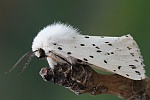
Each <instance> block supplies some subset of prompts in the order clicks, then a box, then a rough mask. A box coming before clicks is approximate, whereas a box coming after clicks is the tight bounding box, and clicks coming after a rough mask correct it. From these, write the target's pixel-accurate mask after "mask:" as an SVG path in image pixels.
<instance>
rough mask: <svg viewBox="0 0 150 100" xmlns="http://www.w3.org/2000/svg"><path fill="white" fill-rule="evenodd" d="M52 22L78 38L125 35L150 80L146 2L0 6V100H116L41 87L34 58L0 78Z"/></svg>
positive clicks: (6, 1)
mask: <svg viewBox="0 0 150 100" xmlns="http://www.w3.org/2000/svg"><path fill="white" fill-rule="evenodd" d="M54 21H61V22H65V23H66V22H67V23H70V24H71V25H74V26H76V27H78V28H79V29H80V30H81V31H82V34H88V35H101V36H103V35H104V36H121V35H124V34H128V33H130V34H131V35H132V36H133V37H134V39H135V40H136V41H137V43H138V44H139V47H140V48H141V52H142V55H143V56H144V63H145V65H146V66H145V69H146V71H147V75H149V76H150V61H148V57H149V54H150V53H149V51H150V42H149V41H150V1H148V0H147V1H146V0H0V46H1V49H0V100H104V99H105V100H121V99H119V98H118V97H115V96H112V95H98V96H91V95H89V94H83V95H80V96H77V95H75V94H74V93H73V92H71V91H69V90H68V89H66V88H64V87H61V86H58V85H56V84H53V83H49V82H45V81H43V80H42V78H41V77H40V75H39V71H40V69H41V68H42V67H45V66H48V64H47V62H46V61H44V60H38V59H36V58H34V59H33V60H32V62H31V63H30V65H29V67H28V68H27V69H26V70H25V71H24V73H22V74H21V75H19V76H15V74H16V73H17V72H18V71H19V70H20V69H21V68H22V66H23V64H24V62H22V64H20V65H19V66H18V68H17V69H16V70H15V71H13V72H12V73H10V74H8V75H5V74H4V72H5V71H7V70H8V69H9V68H11V67H12V66H13V64H14V63H15V62H16V61H17V60H18V59H19V57H20V56H22V55H23V54H24V53H26V52H27V51H29V50H31V45H32V40H33V38H34V37H35V35H36V34H37V33H38V32H39V30H40V29H42V28H43V27H45V26H46V25H48V24H51V23H53V22H54Z"/></svg>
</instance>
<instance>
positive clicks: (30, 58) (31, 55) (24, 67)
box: [17, 52, 34, 75]
mask: <svg viewBox="0 0 150 100" xmlns="http://www.w3.org/2000/svg"><path fill="white" fill-rule="evenodd" d="M33 57H34V52H32V53H31V54H30V55H29V56H28V59H27V61H26V63H25V65H24V66H23V68H22V69H21V71H20V72H19V73H18V74H17V75H19V74H21V73H22V72H23V71H24V70H25V69H26V68H27V67H28V65H29V63H30V61H31V60H32V58H33Z"/></svg>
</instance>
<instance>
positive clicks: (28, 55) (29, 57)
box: [5, 51, 34, 74]
mask: <svg viewBox="0 0 150 100" xmlns="http://www.w3.org/2000/svg"><path fill="white" fill-rule="evenodd" d="M33 56H34V52H33V51H29V52H27V53H26V54H24V55H23V56H22V57H21V58H20V59H19V60H18V61H17V63H16V64H15V65H14V66H13V67H12V68H11V69H10V70H9V71H8V72H5V73H6V74H8V73H10V72H11V71H12V70H14V69H15V68H16V67H17V65H18V64H19V63H20V62H21V61H22V60H24V59H25V58H28V60H27V62H26V63H25V66H24V67H25V68H26V67H27V66H28V65H29V63H30V61H31V59H32V57H33ZM24 67H23V68H24Z"/></svg>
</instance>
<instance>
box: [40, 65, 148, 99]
mask: <svg viewBox="0 0 150 100" xmlns="http://www.w3.org/2000/svg"><path fill="white" fill-rule="evenodd" d="M71 67H72V69H70V68H71ZM41 76H42V77H43V79H44V80H45V81H50V82H53V83H55V84H59V85H62V86H64V87H67V88H69V89H70V90H72V91H73V92H75V93H76V94H83V93H90V94H92V95H98V94H102V93H105V94H112V95H116V96H118V97H120V98H122V99H124V100H150V80H149V78H147V79H145V80H139V81H138V80H131V79H128V78H125V77H122V76H120V75H117V74H111V75H106V74H99V73H97V72H95V71H94V70H93V69H92V68H91V67H90V66H89V65H85V64H76V65H74V66H70V65H68V64H60V65H57V66H55V69H54V70H53V69H51V68H49V67H48V68H42V69H41Z"/></svg>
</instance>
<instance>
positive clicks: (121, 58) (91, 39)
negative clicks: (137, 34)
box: [29, 23, 145, 80]
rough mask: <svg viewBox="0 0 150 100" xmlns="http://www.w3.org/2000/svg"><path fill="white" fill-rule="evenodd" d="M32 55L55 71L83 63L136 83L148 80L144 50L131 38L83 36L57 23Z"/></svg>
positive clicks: (40, 35)
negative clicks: (60, 67) (44, 59)
mask: <svg viewBox="0 0 150 100" xmlns="http://www.w3.org/2000/svg"><path fill="white" fill-rule="evenodd" d="M32 52H33V53H34V54H35V55H36V56H37V57H38V58H42V57H44V58H47V61H48V63H49V66H50V67H51V68H54V66H55V65H57V63H67V62H69V63H70V64H75V63H80V62H82V63H86V64H89V65H92V66H94V67H96V68H100V69H105V70H107V71H110V72H113V73H116V74H119V75H121V76H124V77H127V78H130V79H133V80H142V79H144V78H145V70H144V64H143V59H142V56H141V53H140V49H139V48H138V45H137V43H136V42H135V41H134V40H133V38H132V37H131V36H130V35H125V36H121V37H104V36H88V35H81V34H80V33H79V32H78V30H77V29H75V28H73V27H72V26H70V25H66V24H62V23H54V24H52V25H49V26H47V27H45V28H44V29H43V30H41V31H40V32H39V33H38V35H37V36H36V37H35V38H34V40H33V44H32ZM29 55H30V53H29Z"/></svg>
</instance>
